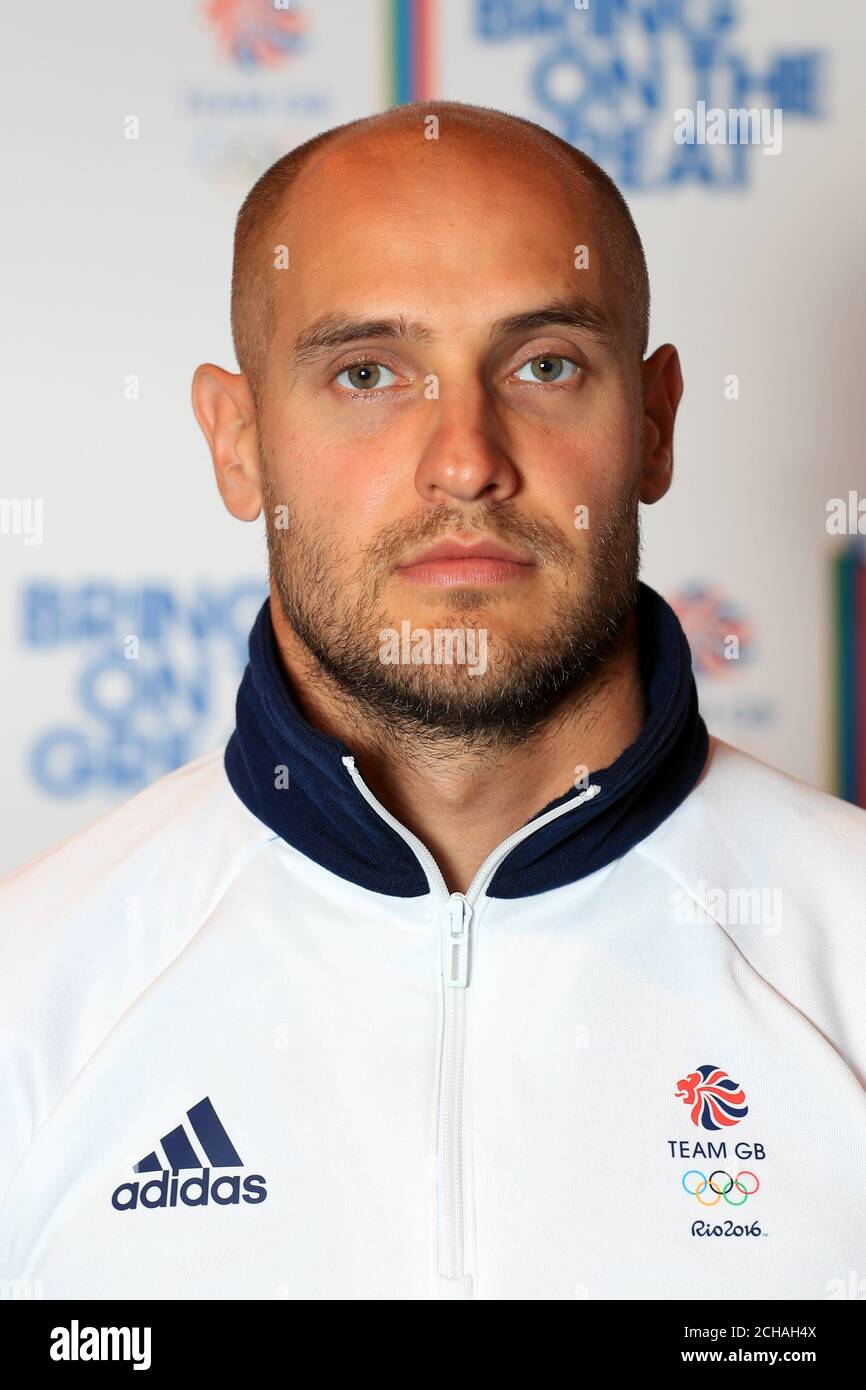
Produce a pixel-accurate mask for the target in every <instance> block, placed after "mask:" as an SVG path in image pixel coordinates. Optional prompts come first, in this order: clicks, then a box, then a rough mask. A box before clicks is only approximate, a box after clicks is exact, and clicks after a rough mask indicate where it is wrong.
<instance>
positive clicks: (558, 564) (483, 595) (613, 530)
mask: <svg viewBox="0 0 866 1390" xmlns="http://www.w3.org/2000/svg"><path fill="white" fill-rule="evenodd" d="M263 472H264V482H263V503H264V510H265V524H266V530H267V544H268V566H269V572H270V578H271V583H272V585H273V587H274V589H275V590H276V593H277V596H278V598H279V602H280V606H281V609H282V612H283V616H284V617H285V620H286V622H287V623H288V624H289V625H290V626H291V628H292V629H293V630H294V632H295V634H296V635H297V636H298V637H299V638H300V640H301V642H302V643H303V645H304V646H305V647H306V648H307V651H308V652H309V653H310V655H311V656H312V657H313V658H314V661H315V663H317V664H318V666H319V668H320V669H321V671H322V672H323V673H324V674H325V675H326V677H328V678H330V682H331V684H332V687H333V689H334V691H335V693H336V694H337V696H338V697H341V698H342V699H343V701H344V702H345V701H348V702H349V706H350V708H352V709H353V710H354V712H356V713H357V714H359V715H360V716H361V717H362V718H363V719H364V720H365V721H367V722H371V723H372V725H373V726H374V727H377V728H379V730H380V731H381V733H382V734H383V735H384V736H385V737H387V738H388V739H391V740H393V739H395V738H400V737H401V736H405V737H408V738H410V739H412V740H414V741H415V742H417V741H418V740H419V738H420V739H421V740H422V741H424V742H426V743H428V744H440V743H444V742H447V743H450V744H452V745H459V746H460V747H462V748H465V749H467V750H473V751H475V750H478V751H480V750H482V749H487V750H489V749H497V748H505V747H512V746H515V745H517V744H519V743H521V742H523V741H525V740H526V739H527V738H528V737H529V736H530V735H531V734H533V733H536V732H538V731H539V730H540V729H541V728H542V727H544V726H545V725H546V724H548V723H549V722H550V721H551V720H552V719H553V718H554V717H555V715H556V712H557V710H558V709H560V708H561V707H562V706H563V705H564V704H565V702H566V700H567V698H568V697H571V698H572V699H573V700H577V701H580V700H581V699H582V697H584V696H585V695H586V694H588V693H589V690H590V689H591V688H595V687H596V686H597V684H598V682H599V680H600V679H601V678H602V676H603V665H604V659H605V657H606V656H608V655H609V653H610V652H611V651H612V649H613V648H614V647H615V645H616V642H617V639H618V637H619V635H620V633H621V632H622V629H623V627H624V625H625V623H626V621H627V619H628V617H629V615H630V614H631V612H632V611H633V609H634V606H635V604H636V601H637V596H638V574H639V568H640V549H641V535H640V522H639V511H638V503H639V483H638V481H637V480H636V479H635V481H634V482H633V484H630V485H629V486H628V487H627V488H626V489H624V490H623V491H622V492H621V493H620V495H619V496H618V498H617V499H616V501H615V503H614V505H613V506H612V507H611V508H610V510H609V511H608V513H607V515H606V516H605V518H604V520H603V521H602V522H601V523H599V524H598V525H597V526H596V527H594V528H593V529H592V530H591V531H590V530H587V531H586V532H585V535H586V537H587V539H588V544H587V545H586V547H584V549H583V552H582V554H581V555H580V556H579V557H578V553H577V552H576V551H575V548H574V546H572V545H569V543H568V541H567V540H566V539H565V538H564V536H563V535H562V533H561V532H560V531H559V529H558V528H557V527H556V526H554V525H553V523H552V522H550V521H547V520H534V519H531V518H526V517H521V516H519V515H518V514H515V513H514V512H512V511H511V510H510V504H509V503H507V502H506V503H491V504H481V503H479V504H478V506H477V507H473V508H471V509H469V508H465V507H461V508H457V507H450V506H448V505H446V504H442V505H441V506H438V507H436V508H435V509H431V510H428V511H426V512H424V513H422V514H420V515H419V516H418V517H416V518H415V519H414V520H409V521H403V522H400V523H397V524H395V525H393V526H391V527H388V528H386V529H385V530H383V531H382V532H380V533H379V535H378V536H377V537H376V539H375V541H373V542H372V544H371V545H369V546H367V547H366V548H365V549H364V550H363V552H362V553H361V555H360V558H359V559H358V560H357V562H356V564H355V566H354V569H353V567H352V565H351V564H347V558H346V557H345V556H343V555H341V554H339V553H336V551H335V547H334V546H333V544H332V543H331V542H329V541H328V540H327V539H325V538H324V537H323V528H322V527H321V526H317V525H316V524H315V523H311V522H307V521H303V520H301V519H300V518H298V517H295V516H292V515H291V513H290V510H289V509H288V508H287V507H286V506H285V504H284V503H282V504H281V503H278V501H277V499H276V498H275V497H274V495H273V493H272V491H271V486H270V481H269V477H268V473H267V470H263ZM278 509H279V510H280V511H281V513H282V516H281V523H282V524H281V525H279V526H278V525H277V524H276V520H275V518H276V516H277V513H278ZM456 530H471V531H475V532H481V533H483V534H485V535H488V536H495V537H497V538H498V539H501V540H503V541H506V542H508V541H510V542H512V543H515V544H517V545H520V546H521V547H522V548H523V549H525V550H527V551H529V553H530V554H531V555H532V556H533V558H534V559H535V560H536V563H537V564H538V565H539V566H540V570H539V572H540V573H543V572H544V569H545V568H548V569H550V568H552V569H553V572H554V573H555V574H557V575H558V576H559V577H560V582H559V583H558V584H556V585H555V586H552V588H553V592H552V593H551V594H550V595H548V596H546V598H545V610H544V612H543V613H542V614H539V620H538V629H537V631H536V632H535V633H533V634H532V635H531V636H519V635H511V634H507V633H500V634H497V633H496V632H495V631H493V632H491V630H490V629H491V626H493V627H494V628H495V616H496V607H497V606H498V603H499V600H498V599H497V598H496V597H494V596H493V595H495V594H496V591H495V590H493V591H490V590H486V589H470V588H466V589H460V590H443V591H439V592H441V593H443V594H447V604H446V605H443V613H442V616H441V617H438V616H437V619H436V625H435V628H432V629H431V627H427V628H426V629H425V630H426V631H428V632H430V631H431V630H432V631H434V632H435V630H436V629H443V628H444V629H451V630H454V629H460V630H462V631H463V632H465V633H466V645H467V647H469V646H470V643H471V640H472V636H475V637H477V636H478V635H479V634H480V633H481V632H482V631H483V633H484V641H485V644H487V639H488V638H489V660H488V662H487V667H486V670H485V671H484V673H483V674H480V675H479V674H476V675H473V674H472V672H471V667H470V666H469V665H467V664H456V665H453V664H452V665H442V664H440V665H436V664H431V663H430V662H429V661H428V662H427V663H426V664H417V665H415V664H411V663H407V664H386V663H385V662H384V660H383V658H382V657H381V654H380V651H381V646H382V636H383V633H384V632H385V631H391V632H393V631H394V630H395V629H396V628H398V627H399V626H400V623H401V617H400V616H399V615H396V616H395V614H394V613H392V612H388V611H387V610H386V609H384V608H383V606H382V600H381V590H382V586H383V584H384V583H385V582H387V580H388V579H389V578H390V577H391V575H392V574H393V572H394V569H395V567H396V566H397V565H398V564H399V563H401V562H402V561H403V560H404V559H405V557H407V556H409V555H411V554H414V553H415V552H416V551H417V550H418V548H419V546H421V545H424V544H425V543H428V542H433V541H436V540H438V539H441V538H442V537H443V536H446V535H448V534H450V533H453V532H454V531H456ZM578 558H579V559H580V563H581V567H582V569H583V571H584V573H583V576H582V579H581V581H580V592H575V587H574V581H575V576H576V569H575V565H576V561H577V560H578ZM342 575H347V577H348V578H349V586H348V587H347V586H345V585H344V584H343V583H342V582H341V576H342ZM569 579H570V580H571V585H569V582H568V581H569ZM347 592H350V593H351V592H356V593H357V598H356V599H354V601H353V602H352V603H351V604H348V603H347V599H346V595H347ZM407 606H408V604H407ZM503 606H505V607H507V599H506V601H505V604H504V605H503ZM491 620H492V621H491ZM419 626H420V624H419ZM470 629H474V630H475V631H474V634H470ZM478 645H479V643H478V642H477V641H476V644H475V649H476V650H477V648H478ZM485 650H487V646H486V645H485Z"/></svg>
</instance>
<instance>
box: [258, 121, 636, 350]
mask: <svg viewBox="0 0 866 1390" xmlns="http://www.w3.org/2000/svg"><path fill="white" fill-rule="evenodd" d="M432 143H435V142H432ZM493 153H495V151H493V152H491V149H490V142H488V141H484V142H480V143H479V142H477V141H476V142H474V143H473V142H471V141H464V142H463V143H462V144H461V145H460V146H459V148H456V150H455V151H449V152H448V153H447V154H446V156H445V158H444V160H443V159H442V158H441V157H440V156H441V154H442V151H441V150H435V151H433V152H432V153H431V152H430V151H429V150H426V149H425V148H424V143H423V139H421V138H419V137H418V136H417V135H416V134H414V133H413V134H412V135H411V136H409V135H407V133H406V132H401V133H400V135H399V136H398V137H396V138H394V137H390V136H389V138H387V139H383V138H382V135H381V133H380V134H379V135H378V136H377V137H376V139H375V140H364V141H362V140H361V139H360V138H359V139H356V140H355V141H353V142H342V143H340V144H339V145H338V146H337V148H336V149H332V148H331V147H330V145H329V146H328V147H326V150H325V152H324V153H323V154H321V155H320V156H319V157H318V158H316V159H315V160H314V161H311V164H310V166H309V167H308V168H305V169H304V171H303V173H302V175H301V177H299V179H298V180H297V182H296V184H295V186H294V188H293V189H292V192H291V195H290V198H289V203H288V208H287V215H286V219H285V221H284V222H283V225H282V228H281V229H280V234H281V235H283V236H284V237H285V241H286V244H287V247H288V250H289V258H288V259H289V264H288V273H280V274H279V275H278V280H277V322H276V325H275V327H276V332H277V334H278V335H279V336H280V338H282V339H283V340H284V342H285V341H287V340H288V342H290V343H292V344H294V343H295V342H297V347H298V351H299V353H300V355H301V357H303V356H304V355H305V354H307V353H308V352H310V351H313V350H315V349H317V348H318V347H319V346H321V344H322V342H323V338H324V337H325V336H328V335H330V337H331V339H332V340H335V339H336V337H337V335H338V333H339V331H340V322H341V321H348V320H356V321H361V322H363V321H364V320H369V321H371V322H372V321H375V320H377V319H382V320H384V319H389V320H393V319H394V318H395V317H399V316H403V317H404V318H405V319H406V321H407V322H408V321H409V320H410V319H411V321H412V324H413V328H412V332H411V335H410V334H406V335H405V336H407V337H409V336H412V337H414V339H415V341H422V340H424V339H425V337H426V338H427V339H428V340H432V338H433V337H435V335H436V332H437V320H439V322H440V323H441V324H443V325H447V324H448V323H449V322H453V321H454V319H455V317H456V318H458V319H459V321H461V322H464V321H465V322H466V323H467V324H470V323H471V325H472V327H473V328H475V327H476V326H478V325H482V326H486V327H488V328H489V331H490V332H491V333H495V332H496V331H498V330H499V327H500V322H501V321H502V320H503V319H505V318H506V317H508V311H509V310H510V311H511V312H512V314H513V315H518V314H521V313H522V314H524V315H525V314H527V313H529V312H530V311H533V310H535V309H536V308H540V307H543V306H544V305H545V304H546V303H548V302H549V301H550V302H552V301H554V300H558V301H566V300H569V301H575V302H576V301H582V302H583V307H584V308H585V310H586V313H585V315H584V319H585V321H586V322H587V323H589V320H590V319H592V317H593V314H594V315H595V323H594V329H595V330H596V331H597V334H598V336H599V337H603V338H605V339H606V340H608V341H610V339H611V338H612V337H613V335H614V330H615V329H616V328H617V327H619V326H621V320H622V317H623V312H624V306H623V305H622V304H621V303H619V302H618V301H619V300H620V299H621V296H620V295H619V294H617V287H616V285H615V283H614V280H613V277H612V276H611V274H610V273H605V264H604V263H605V260H606V259H607V258H608V255H609V252H608V249H607V248H606V247H605V245H604V240H605V233H604V230H603V228H604V225H605V220H604V219H603V218H602V217H601V216H600V215H599V207H598V197H597V193H596V190H594V189H593V188H592V186H591V184H590V183H589V181H588V180H587V179H585V178H583V177H582V176H581V175H580V174H579V173H578V171H577V170H575V169H573V168H571V169H569V171H568V177H565V171H564V170H563V168H562V166H561V165H559V166H557V164H556V161H553V173H551V165H550V163H548V165H547V166H544V167H543V168H541V169H539V167H536V168H535V169H533V168H532V167H531V161H530V163H529V165H528V166H527V164H526V161H523V162H515V160H514V159H512V160H511V162H510V163H509V161H508V160H507V159H506V157H505V154H504V153H502V152H501V151H500V152H499V157H497V158H493ZM362 155H363V156H364V157H363V158H362V157H361V156H362ZM278 239H279V237H278ZM611 270H612V267H611V266H608V267H607V271H608V272H610V271H611ZM410 310H411V312H410ZM561 321H562V322H565V319H564V318H563V319H562V320H561ZM347 336H349V335H347ZM364 336H371V337H373V336H385V334H384V333H377V332H374V333H370V334H366V335H364ZM389 336H391V335H389ZM345 340H347V337H344V338H343V341H345Z"/></svg>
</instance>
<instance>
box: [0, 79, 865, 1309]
mask: <svg viewBox="0 0 866 1390" xmlns="http://www.w3.org/2000/svg"><path fill="white" fill-rule="evenodd" d="M648 302H649V294H648V287H647V280H646V268H645V263H644V258H643V252H642V249H641V245H640V241H639V239H638V236H637V232H636V231H635V228H634V226H633V223H632V221H631V217H630V215H629V213H628V210H627V208H626V205H625V203H624V202H623V200H622V198H621V197H620V195H619V194H618V192H617V190H616V189H615V188H614V186H613V185H612V184H611V183H610V181H609V180H608V179H607V178H606V176H605V175H604V174H603V173H602V172H601V171H600V170H599V169H597V168H596V167H595V166H594V165H593V164H592V163H591V162H590V161H589V160H587V159H586V158H585V157H584V156H582V155H580V154H579V153H578V152H576V151H573V150H571V149H570V148H569V147H568V146H566V145H564V144H563V143H562V142H561V141H559V140H557V139H556V138H555V137H553V136H551V135H549V134H548V133H546V132H544V131H542V130H541V129H540V128H538V127H535V126H533V125H532V124H530V123H528V122H525V121H521V120H517V119H514V118H511V117H508V116H505V115H502V114H501V113H498V112H493V111H489V110H484V109H481V108H475V107H470V106H465V105H461V104H456V103H448V102H436V103H432V104H431V103H426V104H425V105H423V106H421V105H412V106H407V107H401V108H397V109H396V110H394V111H392V112H389V113H386V114H385V115H382V116H377V117H375V118H369V119H366V120H364V121H360V122H353V123H351V124H350V125H348V126H345V127H340V128H338V129H337V130H336V131H331V132H328V133H326V135H324V136H320V137H318V138H317V139H316V140H314V141H312V142H310V143H308V144H307V145H305V146H302V147H301V148H300V149H299V150H296V151H294V152H293V153H292V154H291V155H289V156H286V158H285V159H283V160H280V161H279V162H278V163H277V164H276V165H274V166H273V168H272V169H270V170H269V171H268V172H267V173H266V174H265V175H264V176H263V178H262V179H260V180H259V182H258V183H257V185H256V186H255V188H254V189H253V190H252V192H251V193H250V195H249V197H248V198H247V200H246V202H245V204H244V206H243V208H242V209H241V213H240V216H239V219H238V226H237V233H236V241H235V263H234V279H233V293H232V321H233V330H234V336H235V344H236V348H237V354H238V361H239V365H240V369H241V370H240V373H239V374H233V373H230V372H227V371H224V370H222V369H220V368H219V367H216V366H213V365H203V366H201V367H199V369H198V371H197V372H196V375H195V379H194V384H193V404H194V408H195V413H196V417H197V419H198V422H199V424H200V426H201V428H202V430H203V432H204V434H205V436H206V438H207V442H208V445H209V447H210V450H211V453H212V456H213V462H214V467H215V470H216V477H217V483H218V486H219V489H220V492H221V495H222V498H223V501H224V502H225V505H226V507H227V508H228V510H229V511H230V512H231V513H232V515H233V516H235V517H238V518H240V519H242V520H247V521H251V520H254V519H255V518H257V517H258V516H259V515H260V513H261V512H264V516H265V523H266V529H267V539H268V549H269V559H270V575H271V592H270V600H269V602H268V603H266V604H265V605H264V607H263V608H262V610H261V612H260V614H259V616H258V619H257V621H256V623H255V626H254V628H253V631H252V634H251V638H250V663H249V666H248V668H247V671H246V673H245V675H244V678H243V682H242V684H241V687H240V691H239V695H238V705H237V728H236V731H235V733H234V734H233V736H232V738H231V741H230V742H229V744H228V747H227V748H226V749H225V750H222V749H219V750H216V751H215V752H213V753H212V754H209V755H207V756H205V757H203V758H200V759H198V760H197V761H195V762H193V763H191V764H189V765H188V766H186V767H183V768H181V769H179V770H178V771H177V772H175V773H173V774H172V775H170V776H168V777H165V778H163V779H162V780H160V781H159V782H157V783H156V784H155V785H153V786H151V787H150V788H148V789H147V790H146V791H145V792H143V793H141V794H140V795H138V796H136V797H135V798H134V799H132V800H131V801H129V802H128V803H127V804H126V805H125V806H123V807H121V808H119V809H116V810H114V811H112V812H111V813H110V814H109V815H107V816H105V817H104V818H103V819H102V820H101V821H99V822H98V823H97V824H96V825H95V826H93V827H91V828H90V829H88V830H86V831H84V832H83V833H81V834H79V835H76V836H73V837H72V838H71V839H69V840H67V841H66V842H64V843H63V844H61V845H60V846H58V847H57V848H56V849H54V850H53V851H52V852H50V853H48V854H46V855H43V856H42V857H41V858H40V859H38V860H37V861H36V862H35V863H34V864H33V865H31V866H29V867H28V868H26V869H24V870H22V871H21V872H20V873H18V874H17V875H13V876H12V878H11V879H10V880H8V881H7V883H6V886H5V889H4V891H3V893H2V916H3V920H4V924H5V925H4V929H3V934H2V982H3V983H2V991H3V993H2V1002H3V1008H2V1015H3V1019H4V1024H5V1031H6V1041H5V1045H4V1052H3V1086H2V1113H3V1126H2V1166H0V1194H2V1197H3V1201H2V1208H0V1271H2V1273H3V1274H4V1275H5V1277H7V1278H12V1279H24V1280H27V1279H30V1280H37V1279H38V1280H39V1281H40V1282H41V1289H42V1292H43V1294H44V1296H45V1297H49V1298H51V1297H66V1296H94V1297H100V1298H102V1297H123V1298H126V1297H147V1296H158V1297H167V1298H194V1297H206V1298H273V1297H289V1298H293V1299H432V1298H471V1297H476V1298H482V1299H569V1298H574V1297H578V1298H590V1299H615V1298H629V1299H634V1298H679V1297H683V1298H699V1299H700V1298H726V1299H727V1298H743V1297H745V1298H755V1299H766V1298H791V1299H794V1298H796V1299H822V1298H827V1297H831V1296H833V1294H834V1291H835V1290H837V1287H838V1288H843V1287H845V1288H847V1286H848V1281H849V1279H850V1272H851V1271H852V1270H854V1271H855V1272H856V1271H860V1273H861V1274H862V1273H866V1236H864V1231H866V1191H864V1184H863V1181H862V1178H863V1171H864V1161H866V1103H864V1090H863V1087H864V1079H866V1011H864V1005H863V988H864V982H866V969H864V966H866V959H864V940H866V933H864V930H863V923H864V912H866V815H864V813H863V812H862V811H860V810H857V809H855V808H853V807H851V806H848V805H846V804H844V803H842V802H840V801H837V800H835V799H833V798H831V797H829V796H826V795H824V794H823V793H820V792H818V791H814V790H811V789H810V788H808V787H806V786H804V785H802V784H800V783H798V782H796V781H795V780H793V779H792V778H790V777H788V776H786V775H784V774H782V773H781V772H777V771H774V770H773V769H771V768H769V767H766V766H765V765H763V764H762V763H760V762H758V761H756V760H754V759H753V758H751V757H748V756H746V755H745V754H744V753H742V752H739V751H737V750H735V749H734V748H732V747H730V746H728V745H726V744H724V743H721V742H719V741H718V740H716V739H712V738H708V736H707V731H706V729H705V726H704V724H703V721H702V719H701V717H700V715H699V713H698V709H697V701H696V694H695V687H694V682H693V678H692V675H691V665H690V660H689V653H688V648H687V644H686V641H685V638H684V636H683V633H682V630H681V628H680V626H679V624H678V622H677V620H676V618H675V616H674V614H673V612H672V610H671V609H670V608H669V606H668V605H667V604H666V603H665V602H664V601H663V600H662V599H661V597H660V596H659V595H657V594H656V593H654V592H653V590H651V589H650V588H648V587H647V586H646V585H643V584H641V583H640V581H639V579H638V563H639V526H638V504H639V502H643V503H646V504H650V503H654V502H656V501H658V500H659V498H661V497H662V496H663V494H664V493H665V492H666V491H667V488H668V487H669V485H670V481H671V467H672V436H673V426H674V417H675V414H676V410H677V405H678V402H679V399H680V394H681V390H682V383H681V376H680V367H679V362H678V358H677V353H676V351H675V349H674V348H673V347H671V346H670V345H664V346H662V347H658V348H656V349H655V351H654V352H652V353H651V354H650V355H649V356H646V348H647V317H648Z"/></svg>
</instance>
